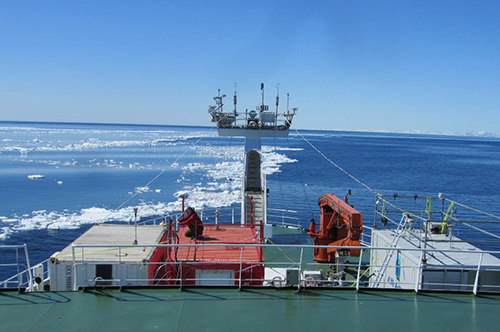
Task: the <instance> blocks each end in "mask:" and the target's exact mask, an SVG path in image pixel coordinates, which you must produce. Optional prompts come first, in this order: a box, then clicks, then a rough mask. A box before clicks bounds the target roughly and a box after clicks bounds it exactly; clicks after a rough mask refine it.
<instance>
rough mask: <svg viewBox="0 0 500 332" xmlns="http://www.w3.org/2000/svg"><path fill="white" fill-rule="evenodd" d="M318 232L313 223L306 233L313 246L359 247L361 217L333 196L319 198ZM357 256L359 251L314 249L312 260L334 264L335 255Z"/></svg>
mask: <svg viewBox="0 0 500 332" xmlns="http://www.w3.org/2000/svg"><path fill="white" fill-rule="evenodd" d="M318 204H319V206H320V212H321V219H320V223H319V224H320V230H319V231H316V224H315V222H314V221H313V222H312V223H311V226H310V231H309V232H308V233H307V234H308V235H309V236H310V237H312V238H314V244H315V245H322V246H325V245H328V246H360V243H359V237H360V235H361V232H362V231H363V216H362V215H361V213H360V212H358V211H357V210H355V209H354V208H353V207H352V206H350V205H349V204H348V203H346V202H345V201H343V200H341V199H340V198H338V197H337V196H335V195H334V194H326V195H323V196H321V197H320V199H319V201H318ZM336 253H338V254H339V255H341V256H342V255H349V256H359V254H360V250H359V249H337V248H315V249H314V259H315V260H316V261H318V262H324V263H326V262H335V255H336Z"/></svg>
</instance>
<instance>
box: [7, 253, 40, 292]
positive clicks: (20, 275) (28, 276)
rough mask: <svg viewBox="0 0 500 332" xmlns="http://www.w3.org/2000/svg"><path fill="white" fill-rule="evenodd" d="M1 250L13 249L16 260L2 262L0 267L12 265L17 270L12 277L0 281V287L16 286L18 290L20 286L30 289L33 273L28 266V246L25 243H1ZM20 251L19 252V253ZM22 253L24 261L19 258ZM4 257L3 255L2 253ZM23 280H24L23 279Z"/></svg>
mask: <svg viewBox="0 0 500 332" xmlns="http://www.w3.org/2000/svg"><path fill="white" fill-rule="evenodd" d="M0 249H1V250H15V253H16V261H15V263H2V264H0V267H2V269H3V268H5V267H14V268H15V269H16V271H17V273H16V274H15V275H13V276H12V277H10V278H8V279H5V280H4V281H1V282H0V288H17V289H18V290H20V289H21V288H25V287H27V288H28V289H32V287H33V284H32V280H33V274H32V269H31V266H30V259H29V255H28V246H27V245H26V244H22V245H2V246H0ZM20 251H21V253H20ZM23 254H24V262H23V261H22V260H21V257H20V255H23ZM3 256H4V257H5V255H3ZM24 280H25V281H24Z"/></svg>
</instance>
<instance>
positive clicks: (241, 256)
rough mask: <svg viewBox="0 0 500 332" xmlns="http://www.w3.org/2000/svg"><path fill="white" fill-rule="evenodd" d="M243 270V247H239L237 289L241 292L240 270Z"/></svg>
mask: <svg viewBox="0 0 500 332" xmlns="http://www.w3.org/2000/svg"><path fill="white" fill-rule="evenodd" d="M242 269H243V247H240V275H239V277H240V278H239V281H238V289H239V290H241V277H242V276H241V270H242Z"/></svg>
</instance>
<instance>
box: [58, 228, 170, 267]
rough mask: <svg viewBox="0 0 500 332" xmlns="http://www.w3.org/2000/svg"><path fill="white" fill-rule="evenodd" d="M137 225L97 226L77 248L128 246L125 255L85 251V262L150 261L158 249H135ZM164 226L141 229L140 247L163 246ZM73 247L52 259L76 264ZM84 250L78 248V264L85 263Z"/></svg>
mask: <svg viewBox="0 0 500 332" xmlns="http://www.w3.org/2000/svg"><path fill="white" fill-rule="evenodd" d="M134 228H135V227H134V226H133V225H130V226H129V225H111V224H101V225H94V226H92V227H91V228H90V229H89V230H88V231H86V232H85V233H83V234H82V235H81V236H80V237H79V238H78V239H76V240H75V241H73V243H72V244H75V245H127V244H130V246H127V247H122V249H121V252H120V250H118V249H117V248H84V251H83V256H84V257H83V258H84V259H85V261H102V262H118V261H120V257H119V256H120V255H119V253H121V261H123V262H139V261H143V260H146V261H147V260H148V259H149V258H150V257H151V255H152V254H153V252H154V250H155V248H154V247H151V248H144V247H137V246H134V245H133V242H134V239H135V230H134ZM164 230H165V229H164V228H163V227H161V226H137V240H138V243H139V244H144V245H145V244H159V243H160V241H161V237H162V236H163V234H164ZM72 244H70V245H69V246H67V247H66V248H64V250H62V251H61V252H59V253H56V254H54V255H52V257H51V259H56V260H58V261H60V262H62V261H72V260H73V255H72ZM82 250H83V249H82V248H75V257H76V260H77V261H78V260H81V259H82Z"/></svg>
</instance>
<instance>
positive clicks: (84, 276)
mask: <svg viewBox="0 0 500 332" xmlns="http://www.w3.org/2000/svg"><path fill="white" fill-rule="evenodd" d="M84 250H85V248H84V247H82V276H83V288H85V283H86V282H87V274H86V273H85V263H84V261H85V257H84V256H83V254H84Z"/></svg>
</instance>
